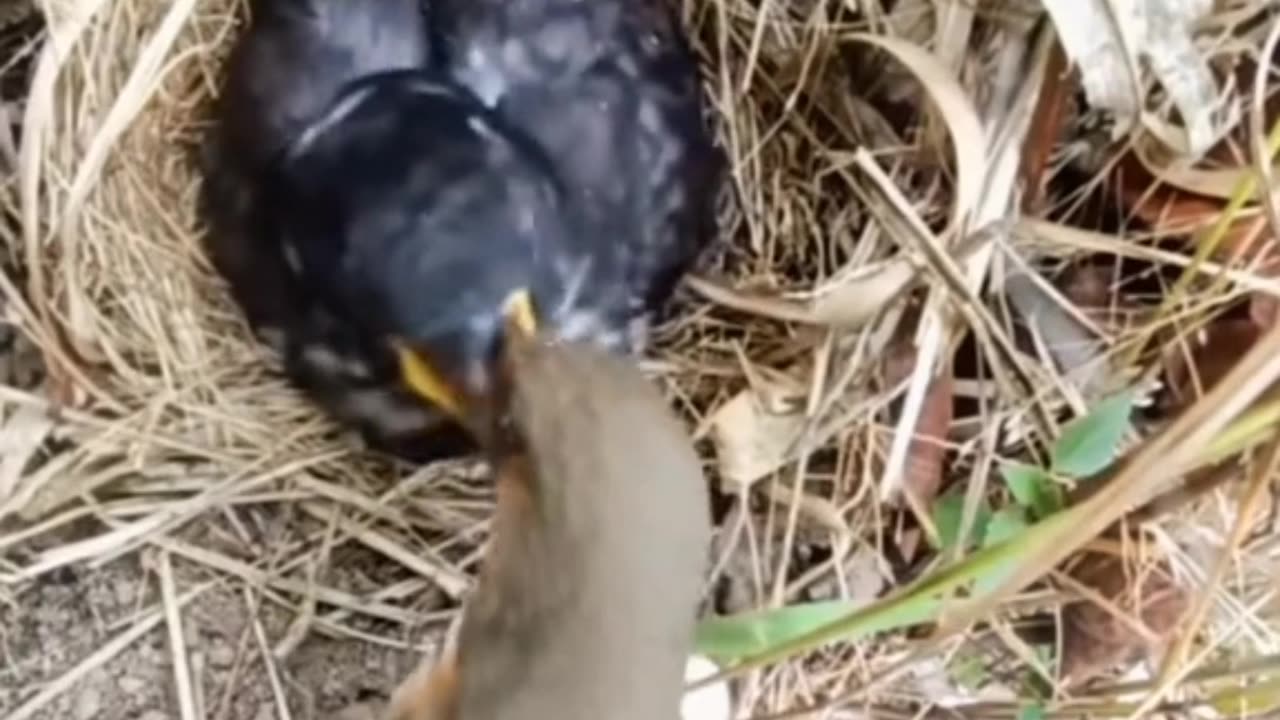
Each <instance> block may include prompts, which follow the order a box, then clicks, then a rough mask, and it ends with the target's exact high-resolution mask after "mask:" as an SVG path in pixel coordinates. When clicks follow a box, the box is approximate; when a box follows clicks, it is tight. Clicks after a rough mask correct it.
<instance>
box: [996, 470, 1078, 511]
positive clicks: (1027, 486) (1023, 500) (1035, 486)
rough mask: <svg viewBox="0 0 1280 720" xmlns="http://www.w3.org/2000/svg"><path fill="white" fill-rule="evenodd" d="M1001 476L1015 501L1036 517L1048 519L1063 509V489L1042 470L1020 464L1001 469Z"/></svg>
mask: <svg viewBox="0 0 1280 720" xmlns="http://www.w3.org/2000/svg"><path fill="white" fill-rule="evenodd" d="M1000 474H1001V475H1002V476H1003V477H1004V484H1005V485H1007V486H1009V493H1010V494H1011V495H1013V499H1014V500H1015V501H1016V502H1017V503H1018V504H1019V505H1021V506H1022V507H1024V508H1027V509H1029V510H1031V511H1032V512H1033V513H1034V514H1035V516H1036V517H1038V518H1043V517H1048V516H1049V515H1052V514H1053V513H1055V512H1057V511H1059V510H1061V509H1062V506H1063V504H1064V502H1065V500H1064V498H1063V496H1062V488H1061V487H1059V486H1058V484H1057V483H1055V482H1054V481H1053V478H1052V477H1050V476H1049V473H1047V472H1045V471H1044V470H1043V469H1042V468H1038V467H1035V466H1033V465H1022V464H1020V463H1019V464H1015V465H1005V466H1003V467H1001V468H1000Z"/></svg>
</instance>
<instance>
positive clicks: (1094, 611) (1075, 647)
mask: <svg viewBox="0 0 1280 720" xmlns="http://www.w3.org/2000/svg"><path fill="white" fill-rule="evenodd" d="M1071 577H1072V578H1073V579H1074V580H1075V581H1076V582H1078V583H1080V584H1081V585H1082V586H1084V587H1086V588H1089V589H1090V590H1092V591H1093V592H1095V593H1097V594H1098V596H1100V597H1101V598H1103V599H1104V600H1106V601H1107V602H1108V603H1110V605H1111V606H1112V608H1113V609H1114V611H1116V612H1119V613H1123V614H1124V616H1125V617H1120V616H1117V614H1116V612H1113V610H1112V609H1108V608H1105V607H1103V606H1102V605H1100V604H1098V603H1095V602H1094V601H1092V600H1082V601H1080V602H1076V603H1072V604H1071V605H1068V606H1067V608H1066V609H1065V610H1064V611H1063V614H1062V632H1063V636H1062V665H1061V667H1062V677H1063V681H1064V683H1065V684H1067V685H1079V684H1081V683H1084V682H1087V681H1088V680H1090V679H1092V678H1094V677H1096V676H1097V675H1098V674H1100V673H1102V672H1104V671H1106V670H1107V669H1109V668H1112V667H1114V666H1117V665H1127V664H1130V663H1133V662H1136V661H1138V660H1140V659H1141V658H1142V657H1143V655H1146V654H1154V653H1155V652H1157V651H1158V650H1159V648H1158V647H1157V646H1158V645H1159V644H1160V643H1161V641H1163V640H1164V639H1167V638H1169V637H1171V636H1172V635H1173V631H1174V628H1175V627H1176V626H1177V624H1178V622H1179V621H1180V620H1181V618H1182V617H1183V615H1184V614H1185V613H1186V611H1187V608H1188V607H1189V605H1190V601H1189V599H1188V597H1187V594H1186V591H1185V590H1183V588H1181V587H1180V586H1178V585H1177V583H1176V582H1175V581H1174V579H1173V577H1172V575H1171V573H1170V569H1169V566H1168V563H1167V562H1164V561H1159V562H1154V561H1148V562H1146V563H1143V564H1142V565H1140V566H1136V567H1134V566H1130V565H1129V564H1128V563H1126V562H1125V559H1124V558H1122V557H1120V556H1118V555H1115V554H1111V553H1097V552H1095V553H1090V554H1088V555H1087V556H1086V557H1085V558H1084V559H1083V560H1082V561H1081V562H1080V563H1079V564H1078V565H1077V566H1076V567H1075V569H1074V570H1073V571H1072V573H1071ZM1139 629H1141V630H1142V631H1143V632H1140V631H1139Z"/></svg>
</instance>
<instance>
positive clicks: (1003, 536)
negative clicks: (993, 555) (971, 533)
mask: <svg viewBox="0 0 1280 720" xmlns="http://www.w3.org/2000/svg"><path fill="white" fill-rule="evenodd" d="M1026 529H1027V511H1026V509H1024V508H1022V507H1021V506H1018V505H1010V506H1009V507H1003V508H1000V509H999V510H997V511H996V513H995V514H994V515H992V516H991V522H989V523H987V528H986V530H987V531H986V532H985V533H983V535H982V547H984V548H987V547H991V546H992V545H997V544H999V543H1002V542H1004V541H1005V540H1008V539H1009V538H1011V537H1013V536H1015V535H1017V534H1018V533H1020V532H1022V531H1023V530H1026Z"/></svg>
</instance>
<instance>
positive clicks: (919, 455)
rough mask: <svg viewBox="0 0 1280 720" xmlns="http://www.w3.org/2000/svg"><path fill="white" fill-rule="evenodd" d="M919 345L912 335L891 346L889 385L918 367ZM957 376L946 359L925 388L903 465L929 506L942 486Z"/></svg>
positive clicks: (908, 481)
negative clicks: (955, 377) (918, 416)
mask: <svg viewBox="0 0 1280 720" xmlns="http://www.w3.org/2000/svg"><path fill="white" fill-rule="evenodd" d="M915 363H916V357H915V348H914V347H913V345H912V344H911V341H910V339H909V338H904V339H903V340H902V341H900V342H898V343H896V344H894V345H893V346H891V347H890V348H889V349H888V351H887V354H886V356H885V360H884V378H885V385H886V387H893V386H895V385H897V384H899V383H901V382H903V381H904V380H906V379H907V378H908V377H909V376H910V375H911V373H912V371H913V370H914V369H915ZM953 381H954V377H953V374H952V371H951V364H950V363H946V364H945V367H944V368H943V371H942V373H941V374H940V375H938V376H936V377H934V378H932V379H931V380H930V383H929V387H928V389H927V390H925V396H924V402H923V403H922V405H921V407H920V418H919V421H918V422H917V423H916V427H915V433H914V434H913V436H912V439H911V445H910V446H909V447H908V449H907V460H906V465H905V466H904V467H903V477H902V481H903V486H904V488H905V489H906V490H907V491H908V492H910V493H911V494H912V496H914V497H915V498H916V499H917V500H918V501H919V502H920V504H921V506H922V507H924V508H925V509H928V508H931V507H932V506H933V500H934V498H936V497H937V496H938V490H939V489H940V488H941V487H942V477H943V475H942V461H943V459H944V457H945V456H946V438H947V433H948V431H949V430H950V429H951V420H952V416H953V405H952V399H953V396H954V393H955V391H954V382H953Z"/></svg>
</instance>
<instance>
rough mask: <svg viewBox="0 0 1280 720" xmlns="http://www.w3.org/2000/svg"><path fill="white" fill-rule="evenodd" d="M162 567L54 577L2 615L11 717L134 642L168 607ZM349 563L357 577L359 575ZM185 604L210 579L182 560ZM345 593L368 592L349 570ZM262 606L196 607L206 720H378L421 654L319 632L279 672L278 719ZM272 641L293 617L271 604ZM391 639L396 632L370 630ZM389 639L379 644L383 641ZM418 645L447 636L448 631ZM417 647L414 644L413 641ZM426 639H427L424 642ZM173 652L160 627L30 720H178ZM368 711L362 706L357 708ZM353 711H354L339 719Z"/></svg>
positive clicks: (190, 627)
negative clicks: (139, 624)
mask: <svg viewBox="0 0 1280 720" xmlns="http://www.w3.org/2000/svg"><path fill="white" fill-rule="evenodd" d="M153 563H154V560H153V559H151V558H148V557H147V556H146V555H143V554H134V555H131V556H127V557H123V558H120V559H117V560H114V561H112V562H110V563H109V564H107V565H106V566H104V567H102V568H99V569H96V570H80V569H77V570H66V571H63V572H59V573H54V574H53V575H52V576H51V577H50V578H49V579H47V580H44V581H42V582H39V583H37V584H35V585H34V586H32V587H29V588H27V589H25V590H23V591H22V592H21V593H20V594H19V595H18V596H17V597H16V598H15V599H16V601H17V602H16V604H6V605H3V606H0V653H2V654H0V717H3V718H9V717H13V713H15V711H17V710H18V709H19V707H20V706H21V705H22V704H23V703H24V702H27V701H29V700H30V699H31V698H32V697H34V696H35V695H36V694H37V693H39V692H40V691H41V690H43V689H45V687H46V685H47V684H48V683H50V682H52V681H54V680H56V679H58V678H60V677H61V676H63V675H64V674H65V673H67V672H68V671H69V670H70V669H72V668H73V667H75V666H77V665H78V664H79V663H81V662H82V661H84V660H85V659H86V658H89V657H90V656H91V655H92V654H93V653H94V652H95V651H97V650H99V649H100V648H103V647H104V646H106V645H108V643H109V642H110V641H111V639H112V638H114V637H117V636H119V635H121V634H122V633H125V632H127V631H128V629H129V628H130V627H131V626H132V625H133V623H134V622H135V621H136V620H137V619H138V618H139V616H140V615H142V614H144V613H146V612H148V611H150V610H152V609H153V608H155V607H156V606H157V603H158V600H159V596H160V590H159V581H158V579H157V575H156V573H155V572H153V571H152V570H150V569H149V568H148V565H151V564H153ZM360 566H361V562H360V558H358V557H352V558H350V564H349V565H347V567H360ZM174 576H175V579H176V582H175V585H176V586H177V593H178V595H179V596H181V595H182V594H183V592H184V591H185V590H187V589H190V588H195V587H197V586H199V585H201V584H202V583H204V582H206V581H207V580H209V579H210V578H209V577H207V576H202V573H200V572H199V571H197V570H196V569H194V568H192V567H189V566H186V565H184V564H183V563H182V562H181V561H180V560H175V561H174ZM344 580H345V581H346V582H344V583H335V584H340V585H347V586H350V587H352V588H354V587H357V586H359V585H360V584H361V578H360V577H359V572H358V571H356V570H352V571H350V577H349V578H345V579H344ZM259 601H260V600H259V598H258V597H246V593H244V592H242V591H240V590H238V589H236V588H234V587H231V586H228V585H222V586H214V587H211V588H210V589H208V590H206V591H205V592H204V593H203V594H201V595H200V596H199V597H197V598H196V599H195V600H194V601H193V602H192V603H191V604H190V605H188V606H187V608H186V609H185V612H184V613H183V624H184V628H183V629H184V637H185V641H186V644H187V649H188V653H187V656H188V657H189V658H190V662H191V675H192V678H193V684H194V685H195V686H196V688H195V692H194V694H195V696H196V697H197V698H198V699H202V700H203V702H202V704H203V707H204V712H203V713H201V714H199V716H200V717H208V718H218V719H220V720H269V719H270V718H284V717H292V718H299V719H303V718H333V719H334V720H338V718H343V719H344V720H359V719H360V718H364V717H373V716H372V715H371V714H370V711H373V710H376V709H377V708H378V707H379V706H380V703H381V701H382V700H383V699H384V698H385V696H386V694H387V693H388V692H390V691H391V690H392V689H393V688H394V686H395V684H396V682H397V680H398V679H399V678H400V677H402V676H403V675H404V674H405V673H407V672H408V671H409V670H410V669H412V667H413V666H414V664H415V663H416V662H417V658H418V657H420V655H419V654H418V653H416V652H412V651H406V650H401V649H395V648H388V647H382V646H380V645H377V644H374V643H372V642H363V641H360V640H355V639H349V638H331V637H324V636H322V635H321V634H319V633H318V632H311V633H309V634H308V635H307V636H306V637H305V639H304V640H302V642H301V643H300V644H298V645H297V647H296V649H294V650H293V651H292V653H290V654H289V656H288V657H287V658H286V659H284V660H283V661H281V662H278V663H273V666H274V667H275V669H276V670H277V671H278V672H279V683H280V686H281V687H282V688H283V692H284V693H285V695H286V697H287V699H288V712H289V715H285V714H283V713H281V712H279V711H278V709H277V705H276V697H275V693H274V692H273V682H272V678H271V675H270V672H269V670H268V666H267V665H266V664H264V663H263V654H262V652H261V645H260V643H259V641H258V639H257V635H256V634H255V628H254V624H253V623H252V619H253V618H254V617H255V613H253V612H252V608H251V606H250V603H251V602H253V603H256V602H259ZM256 617H257V618H259V619H260V621H261V631H262V633H263V634H264V635H265V637H266V642H267V643H268V644H271V645H273V646H274V645H275V644H277V643H278V642H279V641H280V640H281V638H283V637H285V636H286V634H287V633H288V630H289V623H290V622H291V621H292V618H293V617H294V615H293V614H292V613H290V612H286V611H283V610H282V609H281V608H279V607H278V606H273V605H271V604H270V603H269V602H268V604H267V605H266V606H265V607H263V608H262V609H261V612H258V613H256ZM367 629H368V630H369V631H371V632H378V631H381V633H385V632H387V631H388V627H382V628H374V627H369V628H367ZM381 633H380V634H381ZM419 635H420V636H421V635H426V636H428V637H430V636H433V635H434V636H436V637H439V635H440V633H439V632H438V631H433V630H431V629H428V630H426V631H425V632H423V633H419ZM408 639H409V638H406V640H408ZM416 639H418V640H421V639H422V638H421V637H419V638H416ZM172 658H173V653H172V650H171V645H170V642H169V635H168V630H167V627H166V625H165V624H164V623H162V622H161V623H157V624H156V625H155V627H154V629H151V630H150V631H149V632H147V633H146V634H145V635H143V636H142V637H140V638H138V639H136V640H135V641H133V642H132V643H130V644H129V646H128V647H126V648H125V649H124V650H123V651H122V652H120V653H119V654H118V655H115V656H114V657H112V658H111V659H110V660H108V661H107V662H105V663H104V664H102V665H100V666H98V667H95V668H93V669H92V670H90V671H89V672H88V673H86V674H85V675H84V676H83V677H80V678H79V679H77V680H76V681H75V682H74V683H72V684H71V685H70V686H69V687H67V688H66V689H65V690H64V691H62V692H61V693H60V695H59V696H58V697H57V698H56V699H55V700H53V701H52V702H51V703H50V704H48V705H47V706H46V707H45V708H44V709H42V710H40V711H39V712H37V713H36V714H34V715H30V716H29V717H31V718H34V719H36V720H54V719H55V718H56V719H58V720H64V719H65V720H90V719H94V720H117V719H119V720H125V719H130V720H132V719H139V720H162V719H164V718H176V717H179V716H180V715H179V707H178V701H177V697H176V693H175V687H176V685H175V680H174V671H173V661H172ZM356 703H358V704H357V705H356V706H355V707H351V706H352V705H353V704H356ZM339 711H343V712H341V713H340V712H339Z"/></svg>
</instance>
